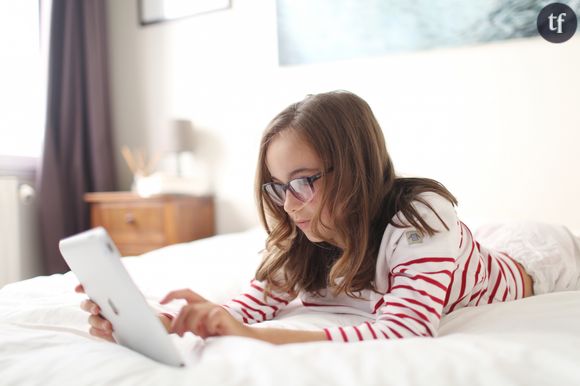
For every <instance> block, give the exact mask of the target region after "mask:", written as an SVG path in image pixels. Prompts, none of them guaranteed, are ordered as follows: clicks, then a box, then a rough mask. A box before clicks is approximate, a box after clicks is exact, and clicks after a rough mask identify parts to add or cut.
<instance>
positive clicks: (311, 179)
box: [262, 170, 330, 206]
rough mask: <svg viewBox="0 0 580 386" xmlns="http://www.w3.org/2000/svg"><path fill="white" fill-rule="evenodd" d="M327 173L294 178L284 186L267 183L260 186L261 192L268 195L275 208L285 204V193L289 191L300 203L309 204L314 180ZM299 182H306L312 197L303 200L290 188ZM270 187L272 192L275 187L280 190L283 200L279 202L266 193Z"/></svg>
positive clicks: (277, 183)
mask: <svg viewBox="0 0 580 386" xmlns="http://www.w3.org/2000/svg"><path fill="white" fill-rule="evenodd" d="M329 171H330V170H329ZM329 171H328V172H329ZM328 172H319V173H316V174H314V175H312V176H308V177H299V178H294V179H292V180H290V181H288V183H286V184H281V183H279V182H267V183H265V184H263V185H262V191H263V192H264V193H265V194H266V195H268V197H270V200H272V202H273V203H274V204H275V205H277V206H284V203H285V202H286V195H287V194H288V193H287V192H288V191H290V193H292V195H293V196H294V197H295V198H296V199H297V200H299V201H300V202H304V203H307V202H310V201H311V200H312V198H313V197H314V193H315V192H314V182H315V181H316V180H318V179H320V178H321V177H322V176H324V175H325V174H326V173H328ZM301 180H302V181H306V184H307V185H308V186H309V187H310V190H311V191H312V197H310V198H309V199H304V198H303V197H301V195H300V193H298V192H297V191H296V190H294V188H293V187H292V183H293V182H296V181H301ZM270 186H271V187H272V190H274V191H275V190H276V188H274V187H275V186H278V187H280V188H282V191H283V192H284V198H283V199H282V200H280V199H279V197H274V196H273V194H271V193H270V192H269V191H268V187H270ZM279 200H280V201H279Z"/></svg>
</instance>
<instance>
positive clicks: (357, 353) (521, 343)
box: [0, 231, 580, 386]
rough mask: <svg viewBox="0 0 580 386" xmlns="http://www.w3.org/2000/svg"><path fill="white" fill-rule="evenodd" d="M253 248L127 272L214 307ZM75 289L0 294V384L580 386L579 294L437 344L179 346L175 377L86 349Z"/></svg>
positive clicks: (201, 246)
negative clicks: (191, 360)
mask: <svg viewBox="0 0 580 386" xmlns="http://www.w3.org/2000/svg"><path fill="white" fill-rule="evenodd" d="M262 244H263V233H261V232H259V231H252V232H247V233H242V234H235V235H228V236H219V237H215V238H211V239H207V240H202V241H198V242H193V243H190V244H182V245H177V246H172V247H167V248H164V249H162V250H158V251H154V252H151V253H149V254H147V255H144V256H142V257H139V258H127V259H125V263H126V266H127V267H128V269H129V271H130V272H131V274H132V276H133V277H134V279H135V281H136V282H137V283H138V285H139V286H140V287H141V288H142V290H143V292H144V293H145V295H146V297H147V298H148V299H150V300H152V301H154V300H156V299H159V298H160V297H162V296H163V295H165V293H166V292H167V291H169V290H171V289H175V288H182V287H191V288H193V289H194V290H196V291H198V292H199V293H200V294H202V295H204V296H206V297H207V298H209V299H211V300H213V301H216V302H223V301H225V300H227V299H228V298H230V297H232V296H234V295H236V294H237V293H239V291H240V290H241V289H242V288H243V287H244V286H245V285H246V284H247V282H248V279H249V278H251V277H252V274H253V272H254V269H255V267H256V265H257V263H258V254H257V252H258V251H259V250H260V248H261V247H262ZM75 284H76V280H75V278H74V276H73V275H71V274H70V273H68V274H65V275H53V276H50V277H37V278H34V279H30V280H26V281H22V282H18V283H15V284H11V285H8V286H5V287H4V288H2V289H1V290H0V383H1V384H6V385H30V384H42V385H58V386H61V385H88V384H111V385H113V384H114V385H176V386H177V385H194V384H196V385H268V386H270V385H274V384H275V385H292V386H295V385H355V384H356V385H378V384H396V385H430V386H431V385H446V386H454V385H466V384H470V385H471V384H477V385H526V386H534V385H545V384H557V385H578V384H580V371H579V370H578V369H580V328H579V327H578V326H580V291H568V292H559V293H553V294H547V295H541V296H534V297H531V298H526V299H523V300H517V301H513V302H508V303H499V304H490V305H485V306H481V307H468V308H464V309H461V310H458V311H456V312H453V313H452V314H450V315H448V316H446V317H444V318H443V320H442V323H441V326H440V334H439V337H438V338H434V339H433V338H409V339H403V340H397V341H380V342H379V341H366V342H361V343H354V344H344V345H336V344H333V343H330V342H319V343H318V342H317V343H309V344H293V345H285V346H273V345H270V344H267V343H263V342H259V341H253V340H249V339H244V338H233V337H227V338H214V339H209V340H207V341H205V342H203V341H201V340H200V339H198V338H196V337H194V336H192V335H186V337H185V338H184V339H178V338H177V337H176V340H177V341H178V342H179V343H180V344H181V345H184V346H186V347H189V348H190V350H191V355H192V356H194V357H195V358H197V364H196V365H194V366H192V367H189V368H186V369H177V368H171V367H168V366H164V365H161V364H158V363H156V362H153V361H152V360H150V359H147V358H145V357H143V356H141V355H139V354H137V353H134V352H132V351H130V350H128V349H125V348H123V347H121V346H118V345H115V344H110V343H107V342H103V341H100V340H98V339H95V338H91V337H90V336H89V334H88V332H87V330H88V325H87V322H86V317H87V315H86V314H85V313H84V312H82V311H81V310H80V309H79V307H78V304H79V303H80V301H81V300H82V299H83V296H82V295H78V294H75V293H74V292H73V288H74V286H75ZM177 307H178V305H177V304H175V305H173V304H172V305H170V307H169V308H172V309H174V310H175V309H176V308H177ZM357 318H358V317H357V316H352V315H330V314H323V313H320V312H316V313H308V312H305V310H304V309H303V308H297V307H293V306H289V307H288V308H287V309H286V310H284V313H283V314H282V315H280V317H279V319H278V320H276V321H272V322H267V323H264V324H263V327H266V326H268V325H270V326H277V327H289V328H305V329H306V328H308V329H319V328H322V327H326V326H329V325H338V324H344V325H349V324H355V323H357V322H359V320H358V319H357Z"/></svg>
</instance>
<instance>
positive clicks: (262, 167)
mask: <svg viewBox="0 0 580 386" xmlns="http://www.w3.org/2000/svg"><path fill="white" fill-rule="evenodd" d="M256 195H257V199H258V200H257V201H258V210H259V214H260V218H261V221H262V223H263V225H264V226H265V228H266V230H267V233H268V239H267V242H266V249H265V252H264V258H263V261H262V263H261V265H260V266H259V267H258V269H257V272H256V277H255V279H254V280H253V281H252V282H251V285H250V287H249V288H248V289H247V291H246V292H245V293H243V294H242V295H241V296H238V297H237V298H235V299H233V300H231V301H229V302H228V303H227V304H224V305H218V304H213V303H210V302H208V301H207V300H205V299H204V298H203V297H201V296H200V295H198V294H196V293H195V292H193V291H191V290H189V289H183V290H177V291H173V292H170V293H169V294H168V295H167V296H166V297H165V298H164V299H163V300H162V301H161V303H168V302H170V301H172V300H174V299H185V300H186V301H187V305H185V306H184V307H183V308H182V309H181V311H180V312H179V314H178V315H177V316H172V315H168V314H164V315H160V318H161V320H162V321H163V322H164V324H165V326H166V327H167V329H168V331H170V332H174V333H177V334H179V335H183V334H185V333H186V332H187V331H191V332H193V333H194V334H196V335H199V336H201V337H203V338H206V337H210V336H225V335H237V336H246V337H251V338H255V339H261V340H264V341H267V342H271V343H278V344H282V343H293V342H308V341H322V340H332V341H337V342H357V341H361V340H366V339H397V338H406V337H414V336H427V337H432V336H436V335H437V330H438V327H439V323H440V321H441V317H442V316H443V315H446V314H448V313H451V312H453V311H455V310H457V309H460V308H462V307H469V306H478V305H481V304H488V303H494V302H505V301H510V300H516V299H521V298H524V297H527V296H531V295H532V294H541V293H545V292H551V291H556V290H572V289H580V241H579V240H578V239H576V238H575V237H574V236H572V235H571V233H570V232H569V231H568V230H567V229H566V228H564V227H555V226H550V225H546V224H533V223H525V224H519V225H517V226H512V227H510V226H503V227H502V226H500V227H496V228H488V234H487V236H490V234H491V233H493V232H495V233H497V234H499V235H502V234H503V235H505V237H510V235H511V236H513V240H505V242H503V245H500V246H497V247H500V248H502V249H499V250H494V249H490V248H486V247H484V246H483V245H480V243H479V242H478V241H476V240H475V239H474V236H473V234H472V233H471V231H470V230H469V228H468V227H467V226H466V225H465V224H463V223H462V222H461V221H460V220H459V219H458V217H457V214H456V212H455V208H454V207H455V205H457V200H456V199H455V197H454V196H453V195H452V194H451V193H450V192H449V191H448V190H447V189H446V188H445V187H444V186H443V185H441V184H440V183H438V182H437V181H434V180H430V179H423V178H402V177H398V176H397V175H396V173H395V170H394V168H393V163H392V161H391V159H390V157H389V154H388V153H387V149H386V147H385V141H384V138H383V133H382V130H381V128H380V126H379V124H378V122H377V120H376V119H375V117H374V115H373V113H372V111H371V109H370V107H369V106H368V104H367V103H366V102H365V101H364V100H362V99H361V98H360V97H358V96H356V95H354V94H352V93H349V92H344V91H340V92H330V93H324V94H318V95H311V96H308V97H307V98H306V99H304V100H303V101H301V102H298V103H295V104H292V105H290V106H289V107H288V108H286V109H285V110H284V111H282V112H281V113H280V114H278V115H277V116H276V117H275V118H274V119H273V120H272V121H271V122H270V124H269V126H268V128H267V130H266V132H265V134H264V136H263V138H262V142H261V146H260V154H259V160H258V169H257V175H256ZM514 232H519V233H520V234H519V235H515V233H514ZM514 235H515V236H514ZM484 236H485V234H484ZM494 239H496V240H497V239H498V237H495V238H494ZM78 290H79V291H81V290H82V287H80V286H79V287H78ZM296 297H299V298H300V300H301V302H302V305H303V306H304V307H307V308H311V309H317V310H323V311H325V312H331V313H346V314H357V315H360V316H363V317H365V318H366V319H367V320H366V322H364V323H363V324H361V325H353V326H340V327H328V328H325V329H324V330H322V331H293V330H281V329H272V328H253V327H252V326H251V325H252V324H254V323H258V322H262V321H265V320H270V319H273V318H275V317H276V315H277V313H278V312H280V310H282V309H283V308H284V307H285V306H286V305H288V303H289V302H290V301H292V300H293V299H295V298H296ZM81 307H82V308H83V309H84V310H86V311H89V312H91V313H92V315H91V316H90V317H89V322H90V324H91V331H90V332H91V334H93V335H96V336H99V337H103V338H105V339H109V340H112V336H111V325H110V323H109V322H108V321H106V320H104V319H103V318H101V317H100V316H99V315H98V314H99V309H98V306H97V305H96V304H95V303H93V302H91V301H90V300H85V301H84V302H83V303H82V305H81Z"/></svg>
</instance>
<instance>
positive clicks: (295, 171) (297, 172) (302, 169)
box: [270, 168, 318, 182]
mask: <svg viewBox="0 0 580 386" xmlns="http://www.w3.org/2000/svg"><path fill="white" fill-rule="evenodd" d="M316 171H318V169H317V168H298V169H294V170H293V171H292V172H290V174H289V175H288V181H290V180H292V179H294V177H295V176H296V175H297V174H301V173H304V172H316ZM270 177H271V178H272V181H277V182H282V181H281V180H280V179H278V178H276V177H274V176H272V175H271V176H270Z"/></svg>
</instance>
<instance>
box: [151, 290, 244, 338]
mask: <svg viewBox="0 0 580 386" xmlns="http://www.w3.org/2000/svg"><path fill="white" fill-rule="evenodd" d="M175 299H184V300H185V301H187V305H185V306H183V308H181V311H180V312H179V315H177V317H176V318H175V319H174V320H173V322H172V324H171V328H170V332H174V333H176V334H178V335H179V336H183V335H184V334H185V333H186V332H187V331H191V332H193V333H194V334H195V335H197V336H200V337H202V338H204V339H205V338H208V337H210V336H224V335H236V336H247V337H251V336H252V329H251V328H250V327H247V326H246V325H244V324H243V323H240V322H238V321H237V320H236V319H235V318H234V317H233V316H231V315H230V313H229V312H227V311H226V310H225V309H224V308H223V307H221V306H220V305H217V304H214V303H211V302H209V301H207V300H206V299H204V298H203V297H201V296H200V295H198V294H196V293H195V292H193V291H191V290H189V289H182V290H177V291H172V292H170V293H168V294H167V295H166V296H165V298H163V299H162V300H161V302H160V303H161V304H166V303H169V302H170V301H172V300H175Z"/></svg>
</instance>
